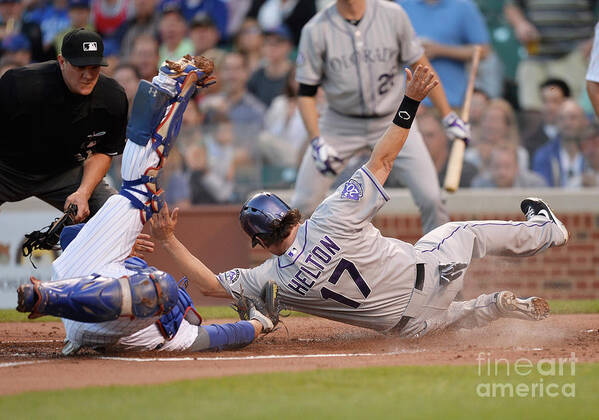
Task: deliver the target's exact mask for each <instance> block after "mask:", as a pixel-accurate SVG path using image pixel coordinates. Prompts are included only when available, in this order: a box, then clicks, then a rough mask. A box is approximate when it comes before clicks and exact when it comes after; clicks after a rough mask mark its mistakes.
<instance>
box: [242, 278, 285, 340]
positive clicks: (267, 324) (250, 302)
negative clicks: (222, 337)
mask: <svg viewBox="0 0 599 420" xmlns="http://www.w3.org/2000/svg"><path fill="white" fill-rule="evenodd" d="M231 307H232V308H233V309H235V310H236V311H237V313H238V314H239V319H241V320H242V321H249V320H250V319H255V320H257V321H258V322H260V323H261V324H262V332H264V333H269V332H271V331H273V329H274V327H276V325H277V324H278V323H279V313H280V312H281V303H280V301H279V294H278V288H277V284H276V283H275V282H274V281H272V280H271V281H269V282H268V283H266V284H265V285H264V287H263V288H262V292H261V293H260V297H255V296H245V295H244V294H243V292H242V294H241V296H240V297H239V298H238V299H237V301H236V302H235V303H233V304H231Z"/></svg>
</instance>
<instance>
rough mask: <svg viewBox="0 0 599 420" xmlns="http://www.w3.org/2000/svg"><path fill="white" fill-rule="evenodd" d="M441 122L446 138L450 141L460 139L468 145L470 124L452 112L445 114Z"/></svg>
mask: <svg viewBox="0 0 599 420" xmlns="http://www.w3.org/2000/svg"><path fill="white" fill-rule="evenodd" d="M442 122H443V128H445V134H447V137H449V138H450V139H451V140H455V139H462V140H464V141H465V142H466V144H468V140H470V124H468V123H467V122H464V121H462V119H461V118H460V117H458V115H457V114H456V113H455V112H453V111H451V112H450V113H449V114H447V115H446V116H445V117H444V118H443V121H442Z"/></svg>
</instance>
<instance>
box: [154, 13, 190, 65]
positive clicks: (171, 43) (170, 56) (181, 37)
mask: <svg viewBox="0 0 599 420" xmlns="http://www.w3.org/2000/svg"><path fill="white" fill-rule="evenodd" d="M159 31H160V39H161V41H162V45H161V46H160V63H162V62H163V61H164V60H173V61H176V60H178V59H179V58H181V57H182V56H184V55H185V54H192V53H193V44H192V43H191V41H190V40H189V38H187V22H186V21H185V18H184V17H183V14H182V12H181V9H180V8H179V6H178V5H177V4H176V3H166V4H165V6H164V7H163V9H162V16H161V17H160V25H159Z"/></svg>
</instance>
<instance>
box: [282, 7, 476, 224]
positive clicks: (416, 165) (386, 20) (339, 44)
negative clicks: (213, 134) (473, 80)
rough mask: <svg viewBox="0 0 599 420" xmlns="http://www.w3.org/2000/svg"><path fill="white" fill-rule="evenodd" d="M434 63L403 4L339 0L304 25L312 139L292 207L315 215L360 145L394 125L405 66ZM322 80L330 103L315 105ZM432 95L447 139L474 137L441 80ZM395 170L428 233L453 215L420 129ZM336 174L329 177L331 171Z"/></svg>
mask: <svg viewBox="0 0 599 420" xmlns="http://www.w3.org/2000/svg"><path fill="white" fill-rule="evenodd" d="M418 64H421V65H426V66H428V67H429V68H430V67H431V65H430V63H429V61H428V59H427V58H426V56H425V55H424V49H423V48H422V46H421V44H420V42H419V41H418V39H417V38H416V35H415V34H414V29H413V28H412V24H411V23H410V20H409V18H408V16H407V14H406V13H405V12H404V10H403V9H402V8H401V6H399V5H397V4H395V3H393V2H390V1H382V0H337V2H336V3H334V4H331V5H330V6H329V7H327V8H326V9H324V10H322V11H321V12H320V13H318V14H317V15H316V16H314V17H313V18H312V19H311V20H310V21H309V22H308V23H307V24H306V25H305V26H304V28H303V30H302V35H301V40H300V45H299V53H298V58H297V72H296V80H297V81H298V82H299V83H300V88H299V102H298V104H299V109H300V112H301V115H302V118H303V120H304V124H305V125H306V129H307V131H308V134H309V136H310V137H309V138H311V139H312V141H311V143H310V144H311V147H308V150H307V151H306V153H305V155H304V158H303V160H302V163H301V165H300V168H299V173H298V176H297V180H296V184H295V193H294V195H293V198H292V200H291V204H292V206H293V207H297V208H299V209H300V211H301V212H302V214H304V215H305V216H309V215H310V214H311V213H312V212H313V211H314V209H315V208H316V206H317V205H318V204H319V203H320V202H321V201H322V199H323V198H324V197H325V194H326V193H327V191H328V190H329V188H330V187H331V184H332V183H333V181H334V177H335V176H336V175H337V174H338V173H339V171H340V170H341V169H343V167H344V166H345V165H346V164H347V162H348V160H349V158H350V157H351V156H353V155H354V154H356V153H357V152H358V151H359V150H360V149H364V148H372V147H374V144H375V143H376V141H377V140H378V139H379V138H380V137H381V136H382V135H383V133H384V132H385V130H386V129H387V127H388V125H389V122H390V120H391V119H392V118H393V112H394V111H395V109H396V107H397V104H398V103H399V102H400V100H401V98H402V96H403V86H404V77H403V71H402V69H403V68H404V67H405V66H412V69H414V68H415V66H416V65H418ZM318 86H322V88H323V90H324V92H325V94H326V98H327V102H328V107H327V108H326V109H325V111H324V112H323V114H322V116H321V117H320V121H319V116H318V111H317V109H316V98H315V95H316V91H317V88H318ZM431 100H432V102H433V104H434V105H435V107H436V108H437V110H438V112H439V114H440V115H441V116H442V117H444V118H443V125H444V127H445V129H446V130H447V134H448V137H449V138H450V139H454V138H456V137H459V138H468V137H469V129H468V128H467V127H466V126H465V124H464V122H463V121H462V120H461V119H459V118H458V116H457V115H456V114H455V113H454V112H452V111H451V108H450V107H449V104H448V102H447V99H446V97H445V92H444V90H443V87H442V86H438V87H437V88H435V89H434V90H433V91H432V92H431ZM395 165H396V171H397V174H398V175H399V177H400V179H401V182H402V184H403V185H405V186H407V187H408V188H409V189H410V192H411V193H412V197H413V198H414V201H415V203H416V205H417V206H418V208H419V209H420V213H421V218H422V229H423V231H424V232H429V231H430V230H432V229H434V228H435V227H437V226H439V225H441V224H443V223H446V222H448V221H449V216H448V214H447V210H446V209H445V205H444V204H443V202H442V200H441V192H440V190H439V183H438V180H437V176H436V172H435V167H434V165H433V162H432V160H431V158H430V156H429V154H428V151H427V149H426V146H425V145H424V142H423V140H422V136H421V135H420V132H419V131H418V127H417V126H414V127H413V128H412V130H411V131H410V135H409V141H408V142H407V143H406V146H405V147H404V149H403V150H402V152H401V153H400V154H399V156H398V158H397V160H396V163H395ZM326 175H329V176H326Z"/></svg>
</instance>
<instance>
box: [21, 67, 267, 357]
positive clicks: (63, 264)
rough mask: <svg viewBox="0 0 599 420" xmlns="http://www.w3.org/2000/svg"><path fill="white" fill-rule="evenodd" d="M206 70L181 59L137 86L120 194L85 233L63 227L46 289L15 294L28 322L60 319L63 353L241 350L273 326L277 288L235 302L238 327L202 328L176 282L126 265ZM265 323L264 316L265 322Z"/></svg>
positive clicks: (155, 203)
mask: <svg viewBox="0 0 599 420" xmlns="http://www.w3.org/2000/svg"><path fill="white" fill-rule="evenodd" d="M212 70H213V64H212V62H211V61H209V60H207V59H204V58H202V57H191V56H185V57H184V58H182V59H181V60H179V61H178V62H171V61H167V62H166V63H164V65H163V66H162V67H161V68H160V72H159V75H158V76H156V77H155V78H154V80H153V81H152V83H149V82H146V81H142V82H141V83H140V85H139V87H138V90H137V94H136V96H135V100H134V103H133V107H132V111H131V118H130V121H129V124H128V127H127V138H128V141H127V143H126V145H125V150H124V153H123V164H122V178H123V185H122V188H121V190H120V193H119V194H117V195H113V196H112V197H110V198H109V199H108V200H107V201H106V203H105V204H104V205H103V206H102V208H101V209H100V210H99V211H98V213H97V214H96V215H95V216H93V217H92V218H91V219H90V220H89V221H88V222H87V223H86V224H85V225H74V226H67V227H65V228H64V229H63V232H62V234H61V241H60V242H61V245H62V247H63V249H64V251H63V253H62V255H61V256H60V257H59V258H58V259H57V260H56V261H54V263H53V267H52V268H53V278H52V281H51V282H48V283H42V282H40V281H39V280H37V279H35V278H33V277H32V278H31V284H27V285H22V286H20V287H19V288H18V291H17V294H18V307H17V310H19V311H21V312H30V313H31V314H30V315H29V317H30V318H36V317H39V316H42V315H54V316H59V317H61V318H62V319H63V323H64V326H65V330H66V335H67V337H66V344H65V347H64V348H63V351H62V352H63V354H65V355H69V354H74V353H75V352H76V351H78V350H79V349H80V348H81V347H91V348H95V349H111V348H118V349H134V350H157V349H159V350H193V351H196V350H205V349H222V348H230V347H239V346H244V345H247V344H249V343H251V342H252V341H253V340H254V338H255V337H257V336H258V334H260V333H268V332H270V331H272V330H273V328H274V326H275V325H276V323H277V321H278V309H277V307H278V298H277V295H276V292H277V289H276V286H275V285H274V284H273V285H271V286H267V287H266V288H265V289H264V295H263V298H264V299H266V302H267V304H266V305H264V304H263V301H262V299H260V298H257V297H248V296H242V295H241V294H238V296H237V297H238V299H237V303H236V305H235V307H236V309H237V310H238V311H239V312H240V313H241V314H242V317H243V318H244V319H245V320H244V321H240V322H236V323H232V324H223V325H208V326H205V327H203V326H200V324H201V321H202V319H201V317H200V315H199V314H198V313H197V311H196V310H195V307H194V305H193V302H192V300H191V298H190V296H189V295H188V294H187V292H186V291H185V288H184V286H185V284H184V283H185V282H184V281H182V282H179V283H178V282H176V281H175V280H174V279H173V278H172V277H171V276H170V275H169V274H168V273H165V272H163V271H160V270H158V269H156V268H154V267H150V266H148V264H147V263H146V262H145V261H143V260H142V259H141V258H138V257H134V258H127V257H128V255H129V253H130V250H131V249H132V247H133V244H134V242H135V240H136V238H137V237H138V235H139V233H140V232H141V230H142V228H143V225H144V223H145V222H146V221H148V220H149V219H150V218H151V217H152V215H153V214H154V213H155V212H157V211H159V210H160V208H161V207H162V205H163V201H162V198H161V194H162V190H161V189H160V188H159V187H158V185H157V177H158V174H159V171H160V169H161V167H162V165H163V164H164V161H165V159H166V158H167V156H168V154H169V151H170V149H171V148H172V146H173V144H174V141H175V138H176V137H177V134H178V132H179V128H180V125H181V120H182V116H183V112H184V110H185V107H186V106H187V103H188V101H189V99H190V97H191V96H192V95H193V93H194V92H195V91H196V90H197V89H198V88H203V87H206V86H208V85H210V84H212V83H213V80H212V78H211V77H210V74H211V73H212ZM269 315H270V316H269Z"/></svg>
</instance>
